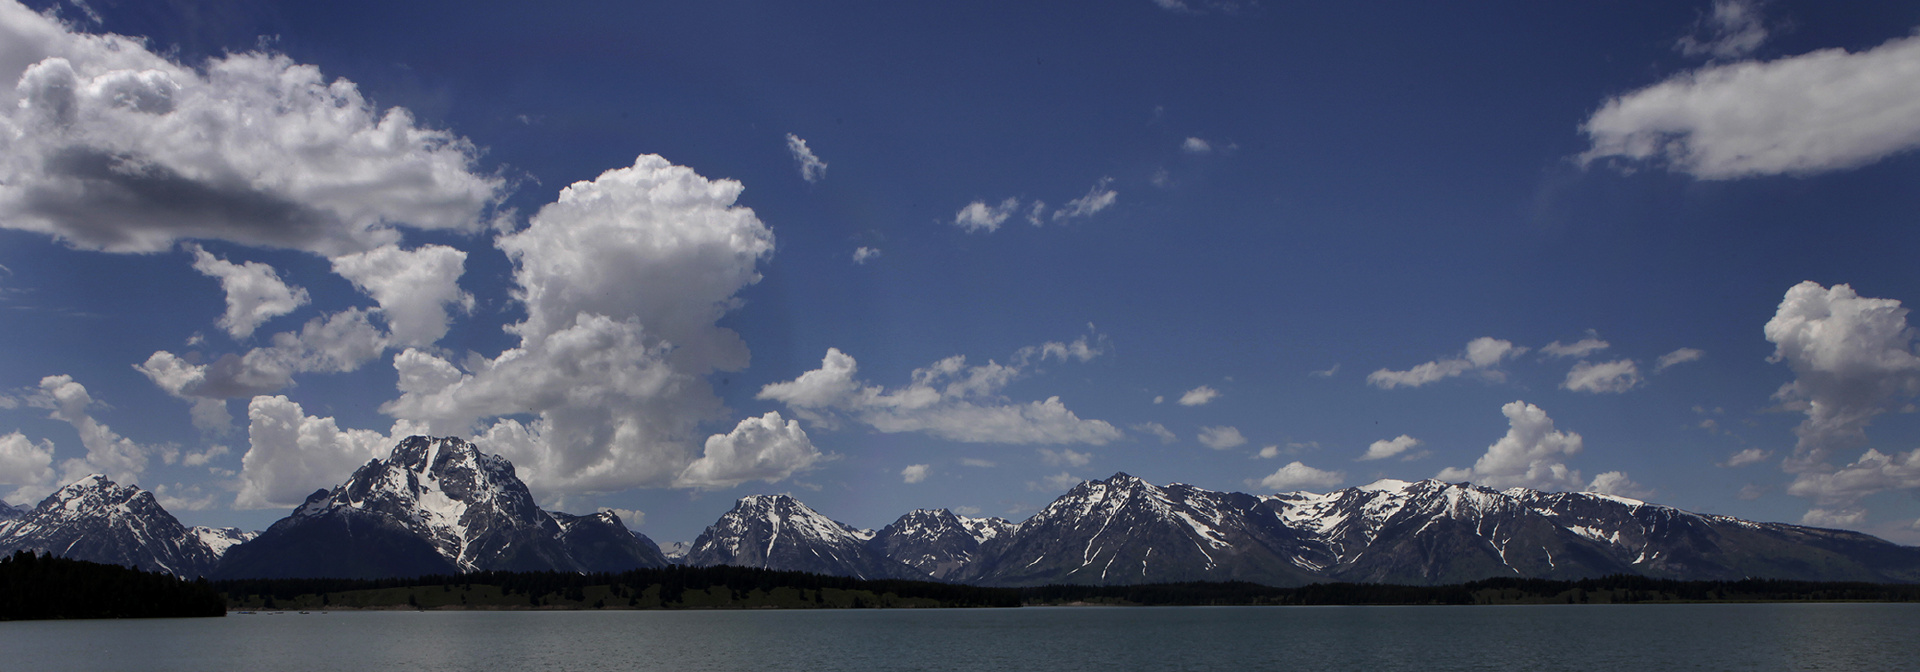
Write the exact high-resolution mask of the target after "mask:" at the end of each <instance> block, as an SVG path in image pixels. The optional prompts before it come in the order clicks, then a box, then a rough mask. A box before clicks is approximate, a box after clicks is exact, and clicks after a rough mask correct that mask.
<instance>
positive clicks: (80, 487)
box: [0, 474, 220, 577]
mask: <svg viewBox="0 0 1920 672" xmlns="http://www.w3.org/2000/svg"><path fill="white" fill-rule="evenodd" d="M23 549H24V550H30V551H34V552H36V553H52V554H54V555H57V556H61V557H65V558H72V559H75V560H86V561H89V562H100V563H107V564H114V565H125V566H128V567H139V568H140V569H146V570H158V571H164V572H170V573H172V574H174V575H175V576H183V577H195V576H202V575H204V574H206V573H207V572H208V571H210V570H212V569H213V566H214V563H215V562H217V561H218V560H219V558H220V555H219V553H218V552H217V551H215V550H214V549H212V548H209V547H208V546H207V544H206V543H205V542H203V541H202V540H201V538H200V535H199V534H198V533H196V532H195V531H193V530H190V529H188V528H187V527H186V526H185V525H181V524H180V521H179V519H176V518H174V517H173V514H171V513H167V510H166V509H165V508H162V507H161V506H160V503H159V502H157V501H154V498H153V493H151V492H147V491H146V490H142V489H140V488H139V487H136V486H131V485H119V484H117V483H114V482H113V481H111V480H108V479H107V477H105V476H102V475H100V474H93V475H90V476H87V477H85V478H82V479H80V480H78V481H74V482H73V483H71V484H69V485H67V486H66V487H63V488H60V489H59V490H57V491H55V492H54V493H53V494H51V495H48V496H47V498H46V499H43V500H40V504H39V505H38V506H35V507H34V508H33V509H31V510H28V511H26V512H25V513H22V514H20V515H18V516H15V517H13V518H11V519H8V520H5V521H3V522H0V552H4V553H12V552H14V551H17V550H23Z"/></svg>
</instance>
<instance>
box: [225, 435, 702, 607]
mask: <svg viewBox="0 0 1920 672" xmlns="http://www.w3.org/2000/svg"><path fill="white" fill-rule="evenodd" d="M665 564H666V559H665V558H664V557H662V556H661V555H660V549H659V547H657V546H655V545H654V543H653V542H652V541H651V540H649V539H646V538H645V537H644V536H643V535H639V534H637V533H635V532H633V531H631V530H628V529H627V528H626V526H625V525H624V524H623V523H622V522H621V520H620V518H619V516H618V515H616V514H614V513H612V512H601V513H596V514H589V515H583V516H573V515H569V514H563V513H549V512H547V511H544V510H541V509H540V507H539V506H538V505H536V504H535V502H534V500H533V495H532V493H530V492H529V491H528V490H527V486H526V484H525V483H523V482H521V481H520V479H519V477H517V476H516V475H515V474H514V470H513V464H512V463H510V462H508V461H507V460H506V459H504V458H501V457H500V456H498V455H491V454H487V453H483V452H481V451H480V450H479V449H478V448H477V447H476V446H474V445H473V444H471V443H467V442H466V441H462V440H460V439H458V438H452V437H446V438H429V437H424V436H414V437H408V438H407V439H405V440H403V441H401V442H400V443H399V445H397V446H395V447H394V449H393V453H392V454H391V455H390V456H389V457H388V458H387V459H386V460H378V459H376V460H370V461H368V462H367V463H366V464H365V465H362V466H361V467H360V468H359V469H358V470H356V471H354V473H353V476H352V477H351V478H349V479H348V480H347V482H345V483H343V484H341V485H339V486H337V487H335V488H333V489H332V490H320V491H316V492H314V493H313V494H312V495H311V496H309V497H308V498H307V501H306V502H305V503H303V504H301V505H300V507H299V508H297V509H294V511H293V513H292V514H290V515H288V516H287V517H286V518H283V519H281V520H280V521H279V522H276V523H274V524H273V526H272V527H269V528H267V530H266V531H265V532H262V533H261V534H260V535H259V537H257V538H255V539H253V540H251V541H248V542H246V543H243V544H240V545H237V546H234V547H233V548H232V549H231V550H229V551H228V552H227V553H226V555H225V557H223V558H222V560H221V562H220V565H219V567H218V568H216V570H215V572H214V576H216V577H220V578H279V577H304V576H329V577H340V578H372V577H385V576H418V575H424V574H453V573H459V572H473V571H490V570H501V571H564V572H596V571H624V570H628V569H633V568H636V567H659V566H664V565H665Z"/></svg>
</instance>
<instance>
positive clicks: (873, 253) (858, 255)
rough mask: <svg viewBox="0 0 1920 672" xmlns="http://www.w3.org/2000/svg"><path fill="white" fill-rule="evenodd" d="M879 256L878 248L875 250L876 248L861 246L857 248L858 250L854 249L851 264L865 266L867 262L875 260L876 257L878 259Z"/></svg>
mask: <svg viewBox="0 0 1920 672" xmlns="http://www.w3.org/2000/svg"><path fill="white" fill-rule="evenodd" d="M879 256H880V248H877V247H867V246H864V245H863V246H860V247H858V248H854V250H853V263H856V264H862V265H864V264H866V263H867V262H868V261H869V260H872V259H874V258H877V257H879Z"/></svg>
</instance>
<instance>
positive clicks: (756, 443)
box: [675, 411, 912, 489]
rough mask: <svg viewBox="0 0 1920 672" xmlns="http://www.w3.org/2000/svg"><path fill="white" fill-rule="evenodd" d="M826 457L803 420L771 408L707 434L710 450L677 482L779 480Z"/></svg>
mask: <svg viewBox="0 0 1920 672" xmlns="http://www.w3.org/2000/svg"><path fill="white" fill-rule="evenodd" d="M824 459H827V456H825V455H822V454H821V453H820V451H819V450H818V449H816V448H814V447H813V442H812V441H811V440H809V439H808V438H807V433H806V432H805V431H803V430H801V429H800V421H798V420H783V419H782V418H781V417H780V414H779V413H777V412H774V411H768V412H767V414H766V415H762V416H760V417H757V418H747V419H745V420H741V421H740V424H739V425H738V426H736V427H734V429H733V432H731V433H728V434H715V435H713V436H710V437H707V445H706V452H705V453H704V454H702V455H701V456H700V459H697V460H694V461H693V463H691V464H688V465H687V468H686V469H685V470H683V471H681V472H680V476H679V478H678V479H677V480H676V482H675V485H678V486H681V487H690V488H706V489H719V488H730V487H733V486H736V485H739V484H741V483H745V482H747V481H765V482H767V483H778V482H780V481H782V480H785V479H787V478H788V477H790V476H792V475H794V474H796V473H799V472H802V471H806V470H807V469H810V468H812V467H813V465H815V464H817V463H819V462H820V461H822V460H824ZM908 482H910V483H911V482H912V481H908Z"/></svg>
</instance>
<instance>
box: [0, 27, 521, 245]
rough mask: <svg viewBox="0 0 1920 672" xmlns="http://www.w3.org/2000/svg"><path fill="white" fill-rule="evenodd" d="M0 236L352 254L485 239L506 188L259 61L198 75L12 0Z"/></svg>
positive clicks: (334, 94)
mask: <svg viewBox="0 0 1920 672" xmlns="http://www.w3.org/2000/svg"><path fill="white" fill-rule="evenodd" d="M0 44H3V45H6V46H5V47H4V48H0V49H4V51H3V52H0V78H4V80H5V81H7V82H17V86H15V87H13V88H12V89H10V90H4V91H0V226H6V227H9V228H16V229H25V230H30V231H38V232H41V233H45V234H49V235H52V236H55V237H58V238H60V239H62V240H65V241H67V242H68V243H69V244H71V245H74V246H75V247H80V248H85V249H98V250H108V251H115V252H157V251H162V250H165V249H167V248H168V247H170V246H172V245H173V243H174V241H176V240H178V239H182V238H209V239H223V240H229V241H233V242H237V243H242V244H246V245H255V246H268V247H281V248H292V249H301V250H308V251H313V252H318V253H321V254H329V255H330V254H339V253H343V252H350V251H356V250H364V249H369V248H373V247H378V246H379V245H382V244H387V243H391V242H394V241H396V240H398V239H399V233H398V232H397V231H396V230H395V229H394V226H396V225H407V226H413V227H419V228H436V229H437V228H453V229H469V230H471V229H474V228H476V227H478V226H479V224H480V221H479V220H480V218H481V216H482V214H483V212H484V211H485V210H486V209H487V208H489V207H490V206H491V204H492V203H493V202H495V200H496V199H497V198H498V196H499V194H500V192H501V191H502V189H503V186H504V181H503V180H501V179H500V178H498V177H494V176H487V175H480V174H476V173H475V172H474V170H473V164H474V156H475V154H476V151H475V149H474V147H473V146H472V145H471V144H470V143H468V142H467V141H466V140H464V139H462V138H459V137H456V136H454V135H452V134H450V133H447V132H445V131H439V130H434V129H429V128H424V127H421V126H420V125H418V124H417V123H416V122H415V121H414V119H413V118H412V116H411V115H410V114H409V113H408V112H407V111H406V110H404V109H399V108H394V109H389V110H386V111H384V112H383V111H381V110H378V109H376V108H375V107H374V106H373V105H372V104H371V103H369V102H368V101H367V100H366V98H365V97H364V96H362V95H361V93H360V91H359V90H358V88H357V87H355V86H354V84H353V83H352V82H348V81H346V80H339V79H336V80H333V81H331V82H329V81H327V80H326V79H325V78H324V77H323V76H322V75H321V73H320V71H319V69H318V68H315V67H312V66H308V65H301V64H298V63H295V62H293V61H292V60H290V59H288V58H286V57H284V56H277V55H271V54H264V53H251V52H250V53H239V54H229V55H226V56H223V57H221V58H217V59H213V60H211V61H209V62H207V63H206V64H205V65H204V66H203V67H201V68H199V69H197V70H196V69H194V68H189V67H185V66H182V65H180V64H177V63H174V62H172V61H171V60H169V59H168V58H166V57H164V56H161V55H158V54H155V53H153V52H151V51H149V50H147V48H146V47H145V45H144V44H143V43H142V42H141V41H139V40H136V39H131V38H125V37H120V36H116V35H87V34H81V33H75V32H72V31H70V30H68V29H67V28H66V27H65V26H62V25H61V24H59V23H58V22H57V21H55V20H54V19H52V18H50V17H47V16H43V15H40V14H36V13H34V12H33V11H32V10H29V9H27V8H25V7H23V6H21V5H19V4H17V3H15V2H11V1H10V0H0Z"/></svg>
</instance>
